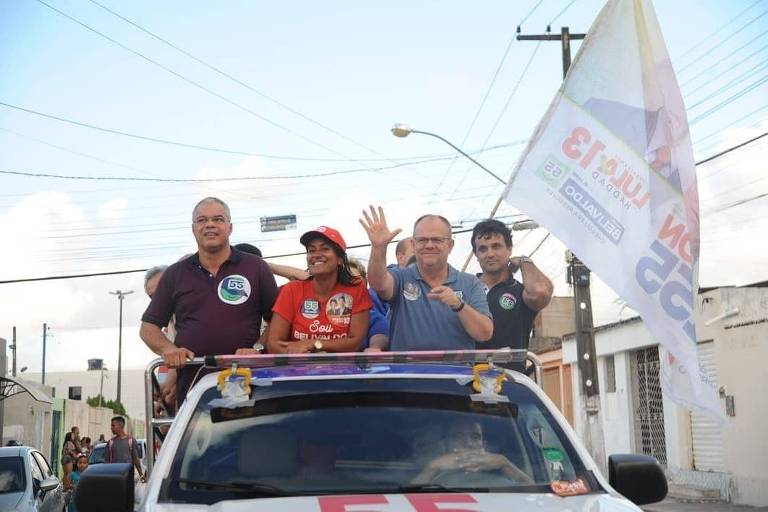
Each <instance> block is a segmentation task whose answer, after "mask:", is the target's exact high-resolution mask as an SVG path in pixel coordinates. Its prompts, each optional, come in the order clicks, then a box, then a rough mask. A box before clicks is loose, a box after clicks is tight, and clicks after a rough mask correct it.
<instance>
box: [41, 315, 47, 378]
mask: <svg viewBox="0 0 768 512" xmlns="http://www.w3.org/2000/svg"><path fill="white" fill-rule="evenodd" d="M47 334H48V324H46V323H43V374H42V375H43V379H42V380H43V384H45V343H46V339H45V337H46V335H47Z"/></svg>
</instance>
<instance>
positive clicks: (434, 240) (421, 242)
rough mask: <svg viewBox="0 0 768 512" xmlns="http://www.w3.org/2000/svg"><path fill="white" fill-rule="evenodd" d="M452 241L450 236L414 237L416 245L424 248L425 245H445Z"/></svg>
mask: <svg viewBox="0 0 768 512" xmlns="http://www.w3.org/2000/svg"><path fill="white" fill-rule="evenodd" d="M450 240H451V237H448V236H415V237H413V241H414V242H415V243H416V245H418V246H420V247H423V246H425V245H427V244H428V243H429V244H432V245H445V244H447V243H448V242H449V241H450Z"/></svg>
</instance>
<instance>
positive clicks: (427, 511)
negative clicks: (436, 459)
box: [142, 493, 641, 512]
mask: <svg viewBox="0 0 768 512" xmlns="http://www.w3.org/2000/svg"><path fill="white" fill-rule="evenodd" d="M202 510H205V511H208V512H241V511H242V512H246V511H248V512H253V511H259V510H269V511H274V512H345V511H346V512H353V511H363V510H364V511H366V512H435V511H439V510H450V511H451V512H496V511H498V512H509V511H510V510H521V511H522V510H525V511H527V512H641V511H640V509H639V508H638V507H637V506H636V505H634V504H632V503H631V502H629V501H628V500H626V499H624V498H621V497H617V496H612V495H610V494H605V493H600V494H590V495H584V496H570V497H565V498H562V497H560V496H557V495H555V494H542V493H537V494H524V493H436V494H358V495H349V496H317V497H296V498H260V499H248V500H236V501H222V502H219V503H216V504H215V505H212V506H210V507H208V506H205V505H188V504H181V503H179V504H155V505H151V506H149V507H147V506H146V505H145V508H142V511H144V512H186V511H189V512H192V511H202Z"/></svg>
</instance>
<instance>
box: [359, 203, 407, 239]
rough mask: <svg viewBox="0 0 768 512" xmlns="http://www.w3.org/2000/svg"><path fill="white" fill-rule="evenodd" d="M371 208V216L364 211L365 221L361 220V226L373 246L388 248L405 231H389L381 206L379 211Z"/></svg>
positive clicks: (398, 229)
mask: <svg viewBox="0 0 768 512" xmlns="http://www.w3.org/2000/svg"><path fill="white" fill-rule="evenodd" d="M369 208H370V215H368V212H367V211H365V210H363V217H364V219H359V220H360V225H361V226H363V229H365V232H366V233H368V239H369V240H370V241H371V245H372V246H374V247H382V246H384V247H386V246H387V245H388V244H389V242H391V241H392V240H393V239H394V238H395V237H396V236H397V235H399V234H400V233H401V232H402V231H403V230H402V229H400V228H397V229H395V230H392V231H390V230H389V227H388V226H387V219H386V217H385V216H384V209H383V208H382V207H381V206H379V207H378V211H377V209H376V208H374V207H373V206H370V207H369Z"/></svg>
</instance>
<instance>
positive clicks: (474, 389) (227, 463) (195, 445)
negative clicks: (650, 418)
mask: <svg viewBox="0 0 768 512" xmlns="http://www.w3.org/2000/svg"><path fill="white" fill-rule="evenodd" d="M524 357H525V354H524V353H523V354H522V355H520V354H513V353H511V352H510V351H501V352H499V351H497V352H493V351H464V352H417V353H381V354H312V355H295V356H294V355H281V356H270V355H257V356H246V357H236V356H216V357H215V358H208V359H207V360H206V364H207V365H208V366H217V367H218V368H219V369H220V370H222V371H223V370H227V369H231V367H232V365H233V363H235V364H236V367H237V368H239V369H240V371H241V372H242V371H243V369H244V368H248V370H247V373H248V377H247V379H245V380H247V381H248V383H249V384H250V386H246V388H245V390H244V392H243V393H241V396H239V397H237V396H235V397H233V396H232V393H229V392H226V391H224V392H223V390H224V389H225V386H226V382H228V381H229V379H230V378H231V377H227V376H226V375H222V376H221V378H219V375H217V374H216V373H214V374H209V375H206V376H205V377H203V378H202V379H201V380H200V381H199V382H198V383H197V384H196V385H195V386H194V388H193V389H192V390H191V391H190V393H189V396H188V398H187V400H186V402H185V403H184V405H183V406H182V407H181V409H180V411H179V412H178V414H177V416H176V418H175V419H174V420H173V424H172V426H171V429H170V431H169V432H168V435H167V437H166V438H165V440H164V442H163V446H162V449H161V451H160V455H159V458H158V459H157V461H156V462H154V461H152V457H150V458H149V464H148V466H149V471H150V477H149V482H148V484H147V486H146V491H145V493H144V496H143V499H142V502H141V504H140V505H138V509H137V510H140V511H144V512H181V511H200V510H219V511H241V510H242V511H246V510H247V511H253V510H275V511H286V512H310V511H311V512H315V511H318V512H343V511H361V510H365V511H381V512H394V511H415V512H426V511H437V510H451V511H483V510H489V511H491V510H493V511H495V510H498V511H511V510H532V511H542V512H544V511H547V512H549V511H562V512H564V511H596V510H600V511H601V512H610V511H626V512H629V511H639V510H640V509H639V508H638V507H637V505H638V504H643V503H651V502H655V501H660V500H662V499H663V498H664V497H665V496H666V492H667V484H666V479H665V477H664V474H663V471H662V469H661V467H660V466H659V465H658V463H657V462H656V461H655V459H653V458H652V457H648V456H644V455H614V456H611V457H610V459H609V462H608V465H609V478H608V479H606V478H605V477H604V476H603V475H602V474H600V472H599V470H598V468H597V466H596V464H595V463H594V461H593V460H592V459H591V458H590V456H589V454H588V453H587V451H586V450H585V449H584V447H583V446H582V445H581V443H580V442H579V440H578V438H577V436H576V434H575V433H574V431H573V430H572V429H571V427H570V426H569V425H568V423H567V422H566V420H565V419H564V418H563V416H562V415H561V414H560V412H559V411H558V410H557V408H556V407H555V406H554V404H553V403H552V402H551V401H550V400H549V398H547V396H546V395H545V394H544V393H543V392H542V390H541V389H540V388H539V387H538V386H537V385H536V384H535V382H533V381H532V380H531V379H529V378H528V377H526V376H524V375H522V374H520V373H517V372H514V371H509V370H504V369H503V368H499V367H498V366H497V365H498V364H500V363H502V362H504V361H509V360H510V359H514V358H524ZM478 363H483V364H478ZM473 365H474V366H473ZM227 373H230V372H227ZM235 373H237V372H235ZM222 382H223V383H225V384H224V387H223V386H221V385H220V383H222ZM150 396H151V395H150ZM159 423H162V420H155V425H154V426H155V427H156V426H157V424H159ZM149 431H151V429H150V430H149ZM133 494H134V488H133V479H132V478H131V470H130V468H129V467H128V466H127V465H121V464H101V465H98V466H94V467H92V468H89V469H88V470H87V471H86V472H85V473H84V474H83V475H82V477H81V480H80V485H79V488H78V493H77V497H76V502H77V505H78V508H79V510H87V511H89V512H90V511H94V512H99V511H112V512H114V511H129V510H134V502H133Z"/></svg>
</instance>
